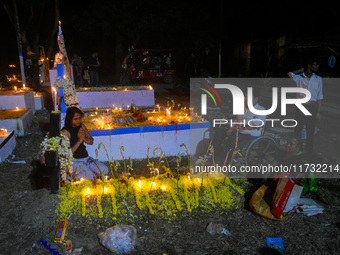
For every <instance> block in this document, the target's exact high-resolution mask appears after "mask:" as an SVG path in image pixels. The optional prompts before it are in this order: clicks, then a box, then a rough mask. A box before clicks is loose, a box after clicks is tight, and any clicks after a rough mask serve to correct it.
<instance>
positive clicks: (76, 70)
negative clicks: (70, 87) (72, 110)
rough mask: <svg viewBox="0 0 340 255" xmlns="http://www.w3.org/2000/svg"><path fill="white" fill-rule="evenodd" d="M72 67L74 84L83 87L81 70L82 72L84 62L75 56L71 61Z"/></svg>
mask: <svg viewBox="0 0 340 255" xmlns="http://www.w3.org/2000/svg"><path fill="white" fill-rule="evenodd" d="M72 66H73V78H74V84H75V85H77V86H79V87H83V85H84V84H83V70H84V62H83V60H82V59H81V57H79V56H78V55H77V54H74V55H73V59H72Z"/></svg>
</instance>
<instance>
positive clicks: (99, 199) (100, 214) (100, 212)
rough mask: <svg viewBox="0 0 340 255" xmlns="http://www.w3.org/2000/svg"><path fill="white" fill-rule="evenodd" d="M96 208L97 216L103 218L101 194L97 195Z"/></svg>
mask: <svg viewBox="0 0 340 255" xmlns="http://www.w3.org/2000/svg"><path fill="white" fill-rule="evenodd" d="M97 208H98V217H99V218H103V208H102V196H101V195H99V194H98V195H97Z"/></svg>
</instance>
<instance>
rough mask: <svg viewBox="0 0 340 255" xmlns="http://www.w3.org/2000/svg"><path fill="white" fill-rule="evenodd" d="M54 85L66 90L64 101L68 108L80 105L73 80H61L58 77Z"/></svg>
mask: <svg viewBox="0 0 340 255" xmlns="http://www.w3.org/2000/svg"><path fill="white" fill-rule="evenodd" d="M54 85H55V86H57V87H58V88H63V89H64V101H65V104H66V106H67V107H70V106H78V105H79V103H78V98H77V94H76V88H75V85H74V83H73V82H72V81H71V80H69V79H61V78H60V77H59V76H58V77H57V79H56V81H55V83H54Z"/></svg>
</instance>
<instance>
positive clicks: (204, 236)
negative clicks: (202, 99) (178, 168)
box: [0, 92, 340, 255]
mask: <svg viewBox="0 0 340 255" xmlns="http://www.w3.org/2000/svg"><path fill="white" fill-rule="evenodd" d="M171 99H174V100H176V102H177V100H180V96H179V95H176V94H171V93H170V94H169V93H165V92H161V93H159V94H158V95H157V96H156V103H164V102H165V101H167V100H171ZM337 127H339V125H337ZM48 130H49V111H48V110H42V111H37V113H36V114H35V117H34V121H33V124H32V127H31V129H30V130H29V133H28V134H27V136H25V137H20V138H17V139H16V141H17V146H16V148H15V150H14V152H13V156H12V157H11V161H19V160H25V161H26V164H15V163H11V162H5V163H1V164H0V186H1V193H0V201H1V204H2V206H1V207H0V215H1V220H0V223H1V225H0V229H1V233H0V243H1V250H0V254H6V255H9V254H13V255H21V254H23V255H24V254H25V255H26V254H51V253H50V252H49V251H48V250H46V249H45V248H44V247H43V246H42V245H40V244H39V243H38V241H39V240H40V239H41V238H43V239H45V240H46V241H47V242H48V243H50V244H51V245H52V246H53V247H54V248H56V249H57V250H59V251H60V252H62V251H63V246H62V245H57V244H54V243H53V239H54V235H55V232H56V228H57V224H58V223H57V222H58V220H59V219H58V216H57V215H56V214H55V209H56V206H57V204H56V203H55V201H57V199H56V195H50V192H49V190H48V179H49V176H48V172H44V167H43V165H42V163H41V153H40V149H39V144H40V143H41V141H42V139H43V137H44V136H45V134H46V132H47V131H48ZM336 132H337V131H335V130H330V129H329V128H327V126H326V125H325V126H320V131H319V132H318V134H317V135H316V141H315V142H316V144H320V145H321V146H320V147H318V151H317V152H318V153H319V154H320V155H321V156H322V157H324V158H325V159H326V160H327V161H328V162H329V161H332V162H333V163H334V162H336V161H337V162H338V163H339V158H338V157H337V154H336V151H338V144H339V136H338V135H337V133H336ZM317 186H318V188H319V190H318V191H317V192H314V193H309V194H307V197H311V198H313V199H314V200H315V201H316V202H317V203H319V204H320V205H322V206H323V207H324V209H325V210H324V212H323V213H322V214H318V215H314V216H305V215H303V214H298V213H294V214H293V215H292V216H291V217H290V218H288V219H286V220H284V221H281V222H277V221H272V220H268V219H265V218H262V217H260V216H258V215H256V214H254V213H253V212H251V211H250V210H249V208H248V206H247V202H248V201H249V197H250V196H251V194H252V193H253V192H254V190H256V189H257V188H259V183H258V182H256V181H252V180H250V184H249V187H248V188H247V192H246V195H245V205H244V206H243V207H242V208H238V209H233V210H227V211H225V212H224V213H223V214H222V215H217V214H216V215H214V214H211V215H205V216H201V217H196V218H193V219H181V220H178V221H172V222H171V223H169V222H167V221H162V220H159V221H154V222H153V221H149V222H148V223H146V222H145V223H143V222H140V223H137V224H136V225H134V227H135V228H136V229H137V237H138V239H137V244H136V249H135V251H134V252H132V253H131V254H247V255H248V254H249V255H251V254H277V253H274V252H273V251H270V250H268V249H267V248H266V237H282V239H283V243H284V246H285V251H286V254H308V255H312V254H315V255H320V254H323V255H326V254H339V251H340V219H339V216H340V192H339V191H340V181H339V179H332V180H329V179H327V180H326V179H318V180H317ZM70 219H71V220H72V219H73V220H74V222H72V224H70V226H69V228H68V229H67V239H70V240H72V244H73V248H80V247H83V250H82V253H81V254H93V255H100V254H112V253H111V252H110V251H108V250H107V249H105V248H104V247H102V246H101V245H100V244H99V242H98V238H97V234H98V233H100V232H102V231H104V230H105V229H107V228H109V227H111V226H108V225H105V224H103V225H102V226H100V227H99V228H98V227H97V225H87V226H86V227H85V226H80V225H79V224H80V223H79V222H81V221H77V219H75V218H72V217H71V218H70ZM78 220H79V219H78ZM209 222H218V223H223V224H224V225H225V228H226V229H227V230H228V231H229V232H230V233H231V234H232V235H231V236H227V235H224V234H221V235H219V234H217V235H211V234H209V233H208V232H207V231H206V226H207V224H208V223H209ZM62 254H63V253H62Z"/></svg>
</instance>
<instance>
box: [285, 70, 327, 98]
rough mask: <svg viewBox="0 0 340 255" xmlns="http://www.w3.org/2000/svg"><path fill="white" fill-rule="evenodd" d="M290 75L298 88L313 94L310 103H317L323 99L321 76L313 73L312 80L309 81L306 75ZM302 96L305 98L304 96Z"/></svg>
mask: <svg viewBox="0 0 340 255" xmlns="http://www.w3.org/2000/svg"><path fill="white" fill-rule="evenodd" d="M289 74H290V77H291V78H292V79H293V80H294V81H295V82H296V85H297V87H299V88H305V89H308V90H309V92H310V93H311V99H310V101H317V100H322V99H323V92H322V79H321V77H320V76H318V75H316V74H315V73H313V74H312V76H311V78H310V79H308V78H307V76H306V75H305V74H304V73H302V74H294V73H292V72H290V73H289ZM300 96H302V97H305V95H304V94H302V95H300Z"/></svg>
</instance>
